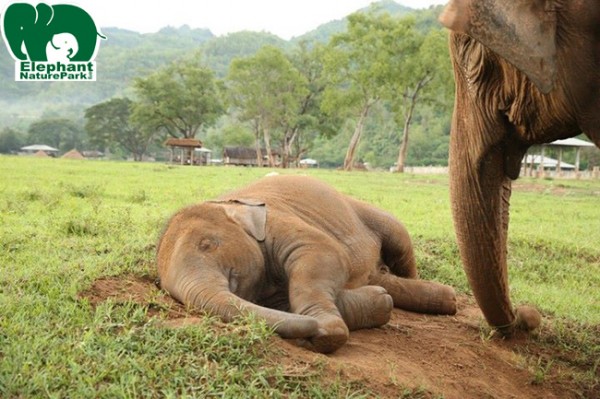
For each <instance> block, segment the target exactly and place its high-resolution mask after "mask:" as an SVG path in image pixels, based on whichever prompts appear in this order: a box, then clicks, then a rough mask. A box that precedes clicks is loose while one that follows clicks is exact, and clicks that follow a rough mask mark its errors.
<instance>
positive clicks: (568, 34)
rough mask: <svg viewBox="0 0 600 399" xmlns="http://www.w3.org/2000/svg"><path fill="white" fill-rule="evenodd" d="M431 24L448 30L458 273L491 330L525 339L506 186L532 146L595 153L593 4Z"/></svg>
mask: <svg viewBox="0 0 600 399" xmlns="http://www.w3.org/2000/svg"><path fill="white" fill-rule="evenodd" d="M440 21H441V22H442V23H443V24H444V25H445V26H446V27H448V28H449V29H451V30H452V33H451V34H450V54H451V56H452V59H453V65H454V75H455V82H456V100H455V106H454V116H453V121H452V131H451V140H450V186H451V187H450V193H451V199H452V211H453V217H454V225H455V230H456V236H457V240H458V244H459V248H460V252H461V257H462V260H463V265H464V268H465V271H466V274H467V277H468V279H469V283H470V285H471V287H472V289H473V293H474V294H475V298H476V299H477V302H478V304H479V306H480V307H481V309H482V311H483V313H484V315H485V317H486V319H487V321H488V322H489V323H490V325H491V326H493V327H495V328H497V329H498V330H499V331H500V332H502V333H504V334H506V335H510V334H511V333H512V332H513V331H514V330H515V329H516V328H520V329H524V330H532V329H535V328H536V327H537V326H538V325H539V324H540V320H541V318H540V315H539V313H538V312H537V310H535V309H534V308H532V307H529V306H523V307H518V308H516V309H513V306H512V304H511V301H510V298H509V285H508V276H507V264H506V260H507V253H506V251H507V249H506V244H507V231H508V218H509V209H508V208H509V202H510V194H511V180H514V179H516V178H517V177H518V175H519V171H520V167H521V160H522V158H523V156H524V154H525V153H526V151H527V149H528V148H529V147H530V146H532V145H534V144H541V143H548V142H552V141H554V140H558V139H565V138H568V137H573V136H576V135H578V134H580V133H581V132H584V133H585V134H586V135H587V136H588V137H589V138H590V139H591V140H592V141H593V142H594V143H595V144H596V145H598V146H600V56H599V54H600V53H599V51H600V2H599V1H598V0H577V1H560V0H512V1H507V0H452V1H450V2H449V4H448V6H447V7H446V9H445V11H444V13H443V14H442V15H441V16H440Z"/></svg>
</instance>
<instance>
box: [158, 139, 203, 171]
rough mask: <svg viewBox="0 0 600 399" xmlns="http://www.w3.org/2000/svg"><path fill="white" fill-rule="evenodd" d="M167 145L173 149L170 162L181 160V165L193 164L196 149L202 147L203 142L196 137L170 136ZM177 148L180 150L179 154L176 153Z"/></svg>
mask: <svg viewBox="0 0 600 399" xmlns="http://www.w3.org/2000/svg"><path fill="white" fill-rule="evenodd" d="M165 145H166V146H167V147H169V150H170V151H171V158H170V162H171V163H174V162H179V163H181V165H193V164H194V150H196V149H197V148H202V142H201V141H200V140H196V139H176V138H170V139H168V140H167V141H165ZM175 150H179V155H175Z"/></svg>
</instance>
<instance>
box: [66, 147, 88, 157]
mask: <svg viewBox="0 0 600 399" xmlns="http://www.w3.org/2000/svg"><path fill="white" fill-rule="evenodd" d="M61 158H64V159H85V157H84V156H83V155H81V153H80V152H79V151H77V150H76V149H75V148H73V149H72V150H71V151H69V152H67V153H66V154H65V155H63V156H62V157H61Z"/></svg>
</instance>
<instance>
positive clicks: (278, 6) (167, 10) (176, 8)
mask: <svg viewBox="0 0 600 399" xmlns="http://www.w3.org/2000/svg"><path fill="white" fill-rule="evenodd" d="M15 1H16V0H14V1H7V0H0V5H1V8H0V12H1V11H2V10H4V8H5V7H6V6H7V4H9V3H11V2H15ZM40 1H42V0H40ZM446 1H447V0H397V2H398V3H400V4H404V5H406V6H408V7H412V8H427V7H429V6H430V5H432V4H444V3H446ZM21 2H31V3H37V2H38V1H35V0H21ZM46 2H47V3H48V4H60V3H71V4H75V5H79V6H80V7H82V8H83V9H85V10H86V11H88V12H89V13H90V14H91V16H92V18H93V19H94V21H95V22H96V25H99V26H101V27H115V26H116V27H118V28H123V29H129V30H134V31H137V32H142V33H148V32H156V31H157V30H159V29H160V28H162V27H165V26H174V27H179V26H181V25H184V24H187V25H189V26H190V27H192V28H208V29H210V30H211V31H212V32H213V33H214V34H215V35H223V34H226V33H229V32H237V31H240V30H254V31H267V32H271V33H274V34H276V35H278V36H280V37H282V38H284V39H290V38H291V37H293V36H299V35H302V34H303V33H306V32H308V31H310V30H312V29H315V28H316V27H318V26H319V25H321V24H323V23H326V22H329V21H331V20H333V19H340V18H343V17H345V16H346V15H348V14H350V13H352V12H354V11H356V10H358V9H360V8H362V7H366V6H368V5H369V4H371V3H372V0H143V1H140V0H138V1H135V0H63V1H61V0H48V1H46ZM109 39H110V38H109Z"/></svg>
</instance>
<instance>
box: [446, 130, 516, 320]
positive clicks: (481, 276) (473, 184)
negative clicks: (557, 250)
mask: <svg viewBox="0 0 600 399" xmlns="http://www.w3.org/2000/svg"><path fill="white" fill-rule="evenodd" d="M467 134H471V132H468V131H464V130H459V129H457V130H454V131H453V134H452V138H451V155H450V176H451V178H450V185H451V187H450V193H451V200H452V213H453V217H454V227H455V230H456V238H457V241H458V245H459V248H460V254H461V257H462V261H463V266H464V269H465V272H466V274H467V277H468V279H469V284H470V286H471V288H472V290H473V294H474V295H475V298H476V299H477V303H478V304H479V307H480V308H481V310H482V312H483V314H484V315H485V318H486V319H487V321H488V322H489V323H490V324H491V325H492V326H494V327H497V328H499V329H507V328H510V327H511V326H512V325H513V324H514V322H515V315H514V313H513V310H512V306H511V303H510V298H509V290H508V277H507V266H506V237H507V229H508V204H509V197H510V180H509V179H508V178H506V177H505V176H504V173H503V166H502V165H503V155H502V153H501V149H500V148H499V146H496V147H493V148H491V149H490V150H489V152H488V153H487V154H485V155H484V156H483V158H482V159H481V160H479V162H478V163H479V164H478V165H470V163H471V162H472V160H471V159H470V156H471V154H465V152H466V151H465V148H468V147H465V146H464V141H465V140H464V137H463V136H465V135H467Z"/></svg>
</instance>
